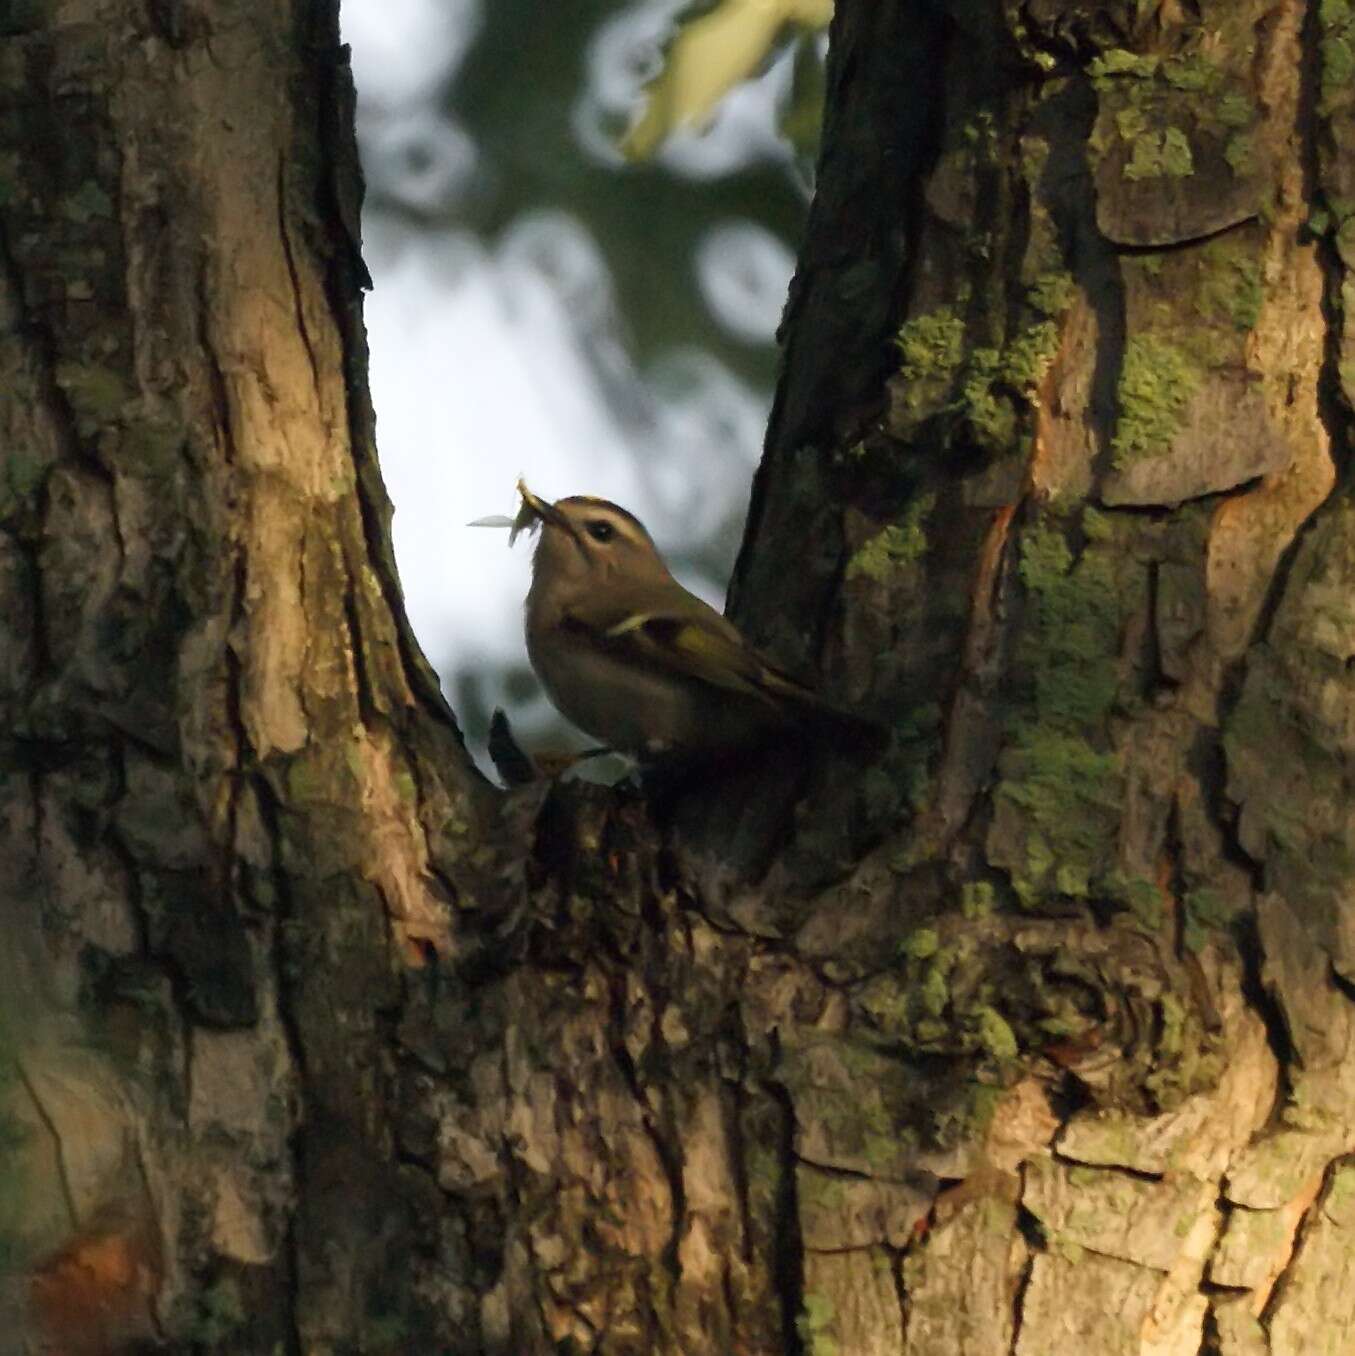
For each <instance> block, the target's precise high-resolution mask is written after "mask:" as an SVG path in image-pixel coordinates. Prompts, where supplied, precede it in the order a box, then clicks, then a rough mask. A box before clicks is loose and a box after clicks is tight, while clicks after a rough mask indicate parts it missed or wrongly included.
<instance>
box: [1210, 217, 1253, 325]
mask: <svg viewBox="0 0 1355 1356" xmlns="http://www.w3.org/2000/svg"><path fill="white" fill-rule="evenodd" d="M1200 260H1201V264H1202V266H1203V279H1202V281H1201V284H1200V293H1199V301H1200V309H1201V310H1202V311H1204V312H1205V313H1206V314H1207V315H1212V316H1215V317H1217V318H1218V319H1219V320H1221V321H1223V322H1224V323H1226V324H1230V325H1231V326H1232V327H1233V328H1234V329H1235V330H1238V331H1240V332H1244V333H1245V332H1247V331H1249V330H1253V329H1255V328H1256V322H1257V320H1258V319H1259V318H1260V315H1261V306H1262V304H1263V302H1264V301H1265V288H1264V285H1263V283H1262V280H1261V265H1260V264H1259V263H1258V262H1257V261H1256V259H1255V258H1254V257H1253V255H1252V254H1251V252H1250V251H1249V250H1247V249H1246V248H1244V247H1241V246H1239V245H1237V244H1235V243H1234V242H1233V241H1232V240H1229V239H1220V240H1211V241H1210V242H1209V243H1208V244H1207V245H1205V246H1204V248H1203V249H1202V250H1201V251H1200Z"/></svg>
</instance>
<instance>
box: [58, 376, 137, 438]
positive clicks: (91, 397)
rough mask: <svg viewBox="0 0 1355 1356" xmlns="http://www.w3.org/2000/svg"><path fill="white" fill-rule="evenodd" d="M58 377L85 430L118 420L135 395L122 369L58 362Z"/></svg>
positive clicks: (81, 430) (79, 422)
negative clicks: (124, 377) (115, 369)
mask: <svg viewBox="0 0 1355 1356" xmlns="http://www.w3.org/2000/svg"><path fill="white" fill-rule="evenodd" d="M56 380H57V385H58V386H60V387H61V389H62V390H63V391H64V392H65V393H66V398H67V399H68V400H69V401H70V402H71V408H72V410H73V411H74V413H75V419H76V427H77V428H78V429H79V431H80V432H81V433H82V434H88V433H92V432H94V431H95V430H96V429H98V428H100V427H102V426H103V425H105V424H109V423H112V422H114V421H115V420H116V419H118V418H119V417H120V415H121V414H122V410H123V408H124V406H125V405H126V404H127V401H128V400H129V399H130V398H131V393H130V391H128V389H127V386H126V384H125V383H124V381H123V379H122V375H121V373H119V372H115V371H114V370H113V369H112V368H110V367H100V366H99V365H97V364H95V363H90V364H88V365H86V364H82V363H58V364H57V368H56Z"/></svg>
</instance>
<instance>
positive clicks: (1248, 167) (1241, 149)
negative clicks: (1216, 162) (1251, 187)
mask: <svg viewBox="0 0 1355 1356" xmlns="http://www.w3.org/2000/svg"><path fill="white" fill-rule="evenodd" d="M1223 158H1224V159H1225V160H1226V161H1227V162H1228V166H1229V168H1230V169H1231V170H1232V171H1233V173H1234V174H1236V175H1237V177H1238V178H1239V179H1245V178H1246V177H1247V176H1249V175H1251V174H1254V173H1255V171H1256V147H1255V143H1254V142H1253V141H1252V135H1251V133H1250V132H1234V133H1233V135H1232V136H1230V137H1229V138H1228V144H1227V145H1226V146H1225V147H1224V148H1223Z"/></svg>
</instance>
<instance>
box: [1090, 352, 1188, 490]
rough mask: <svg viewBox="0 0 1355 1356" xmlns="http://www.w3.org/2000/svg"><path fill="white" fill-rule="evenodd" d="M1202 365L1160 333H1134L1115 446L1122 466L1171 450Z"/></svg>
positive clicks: (1123, 367)
mask: <svg viewBox="0 0 1355 1356" xmlns="http://www.w3.org/2000/svg"><path fill="white" fill-rule="evenodd" d="M1202 376H1203V374H1202V372H1201V371H1200V368H1199V366H1198V364H1197V363H1196V362H1195V361H1194V360H1193V359H1192V358H1190V357H1189V356H1187V355H1186V354H1185V353H1184V352H1182V350H1181V349H1179V348H1177V347H1176V346H1175V345H1174V344H1170V343H1168V342H1167V341H1166V340H1165V339H1159V338H1158V337H1157V336H1156V335H1151V334H1140V335H1134V336H1133V337H1131V338H1130V340H1129V341H1128V343H1126V344H1125V351H1124V361H1123V364H1122V365H1121V368H1120V385H1119V404H1120V411H1119V418H1118V420H1117V421H1116V424H1115V437H1114V439H1113V440H1112V443H1111V446H1112V449H1113V451H1114V456H1115V464H1116V465H1117V466H1125V465H1128V464H1129V463H1130V462H1132V461H1136V460H1138V459H1139V458H1140V457H1152V456H1159V455H1161V454H1162V453H1164V452H1166V451H1167V450H1168V447H1169V446H1170V444H1171V440H1172V439H1173V438H1174V437H1175V436H1176V433H1177V431H1178V430H1179V429H1180V427H1181V423H1182V420H1183V419H1184V417H1185V412H1186V407H1187V406H1188V405H1189V404H1190V401H1191V399H1192V397H1193V396H1194V395H1195V393H1196V391H1198V390H1199V387H1200V382H1201V379H1202Z"/></svg>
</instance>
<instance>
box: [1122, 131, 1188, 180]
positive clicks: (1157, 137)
mask: <svg viewBox="0 0 1355 1356" xmlns="http://www.w3.org/2000/svg"><path fill="white" fill-rule="evenodd" d="M1194 173H1195V160H1194V157H1193V156H1192V155H1191V152H1190V141H1189V139H1188V138H1187V137H1186V134H1185V133H1184V132H1183V131H1182V130H1181V129H1180V128H1179V127H1168V128H1167V130H1166V131H1165V132H1142V133H1140V134H1139V135H1138V136H1136V137H1134V139H1133V141H1132V143H1131V146H1130V152H1129V159H1128V160H1127V161H1126V162H1125V167H1124V177H1125V178H1126V179H1184V178H1187V177H1188V176H1189V175H1192V174H1194Z"/></svg>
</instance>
